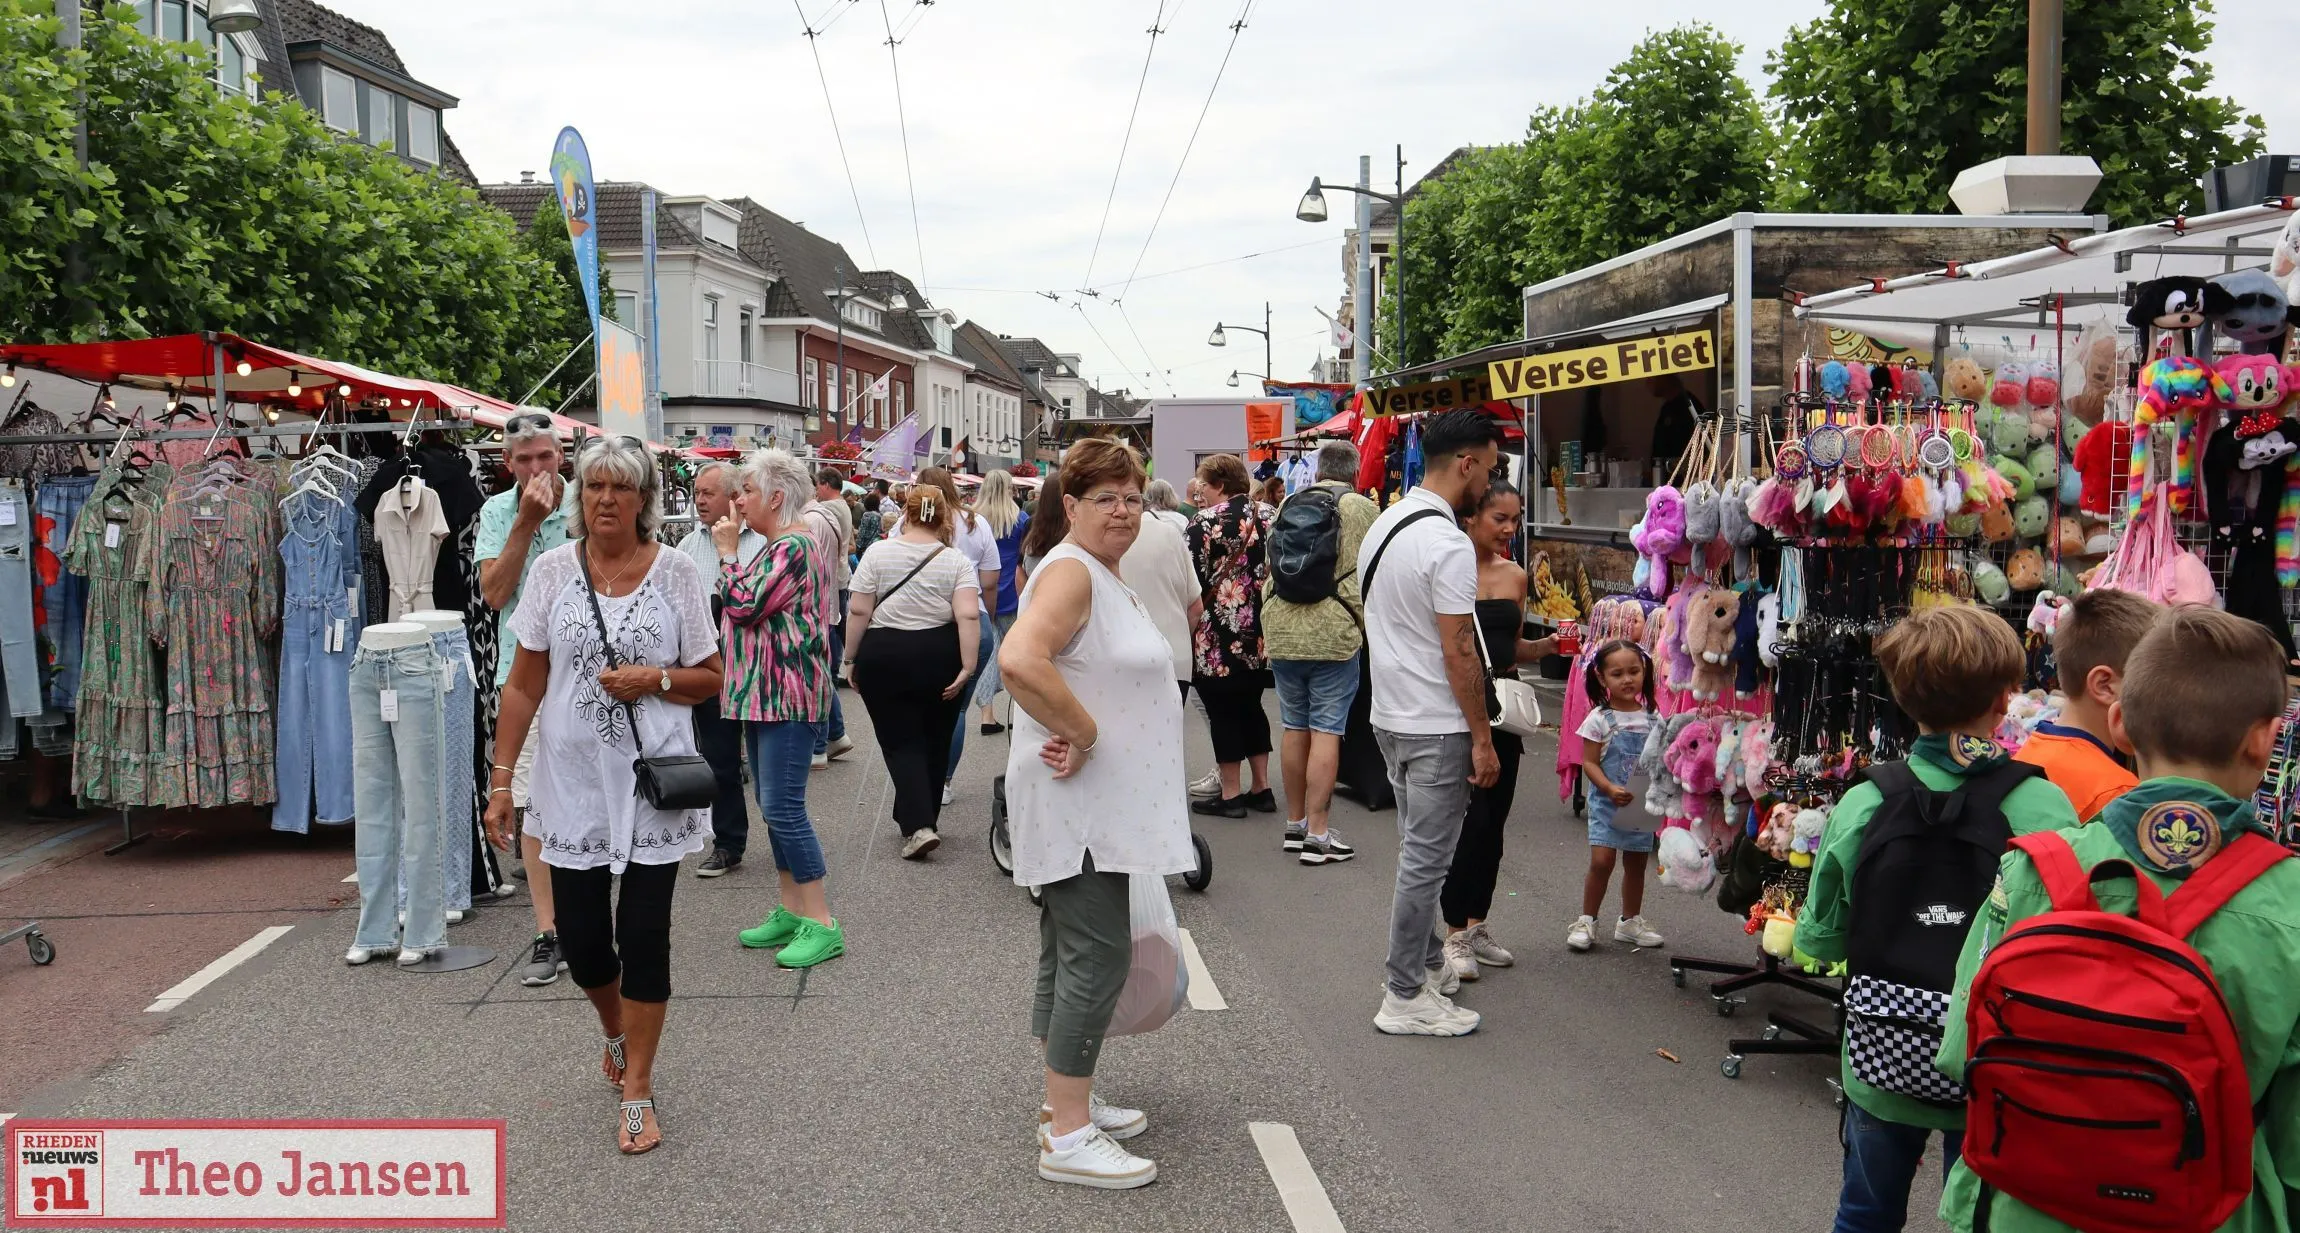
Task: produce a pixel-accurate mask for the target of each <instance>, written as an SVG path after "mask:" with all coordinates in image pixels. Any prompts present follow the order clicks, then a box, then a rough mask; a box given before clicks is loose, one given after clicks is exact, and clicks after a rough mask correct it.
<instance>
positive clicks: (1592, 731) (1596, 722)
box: [1574, 703, 1653, 746]
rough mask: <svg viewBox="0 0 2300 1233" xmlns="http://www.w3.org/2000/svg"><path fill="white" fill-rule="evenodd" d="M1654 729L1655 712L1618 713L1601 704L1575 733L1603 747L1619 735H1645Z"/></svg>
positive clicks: (1590, 713) (1582, 722) (1593, 709)
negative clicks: (1632, 733) (1624, 733)
mask: <svg viewBox="0 0 2300 1233" xmlns="http://www.w3.org/2000/svg"><path fill="white" fill-rule="evenodd" d="M1652 727H1653V712H1651V711H1644V710H1638V711H1617V710H1614V709H1613V708H1612V707H1610V706H1607V705H1605V704H1603V703H1599V704H1598V705H1597V706H1596V707H1594V708H1592V709H1591V710H1590V712H1589V718H1587V719H1584V720H1582V721H1581V727H1580V728H1578V729H1576V730H1575V731H1574V735H1575V736H1578V737H1580V738H1581V739H1582V740H1585V741H1590V742H1594V743H1595V744H1597V745H1600V746H1602V745H1604V744H1605V743H1607V742H1608V741H1611V740H1612V739H1613V738H1614V736H1615V735H1616V734H1618V733H1622V732H1636V733H1644V732H1646V731H1649V730H1650V729H1651V728H1652Z"/></svg>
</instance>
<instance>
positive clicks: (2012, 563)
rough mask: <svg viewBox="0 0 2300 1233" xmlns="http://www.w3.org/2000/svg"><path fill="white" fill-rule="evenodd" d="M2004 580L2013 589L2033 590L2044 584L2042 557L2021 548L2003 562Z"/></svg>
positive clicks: (2032, 550)
mask: <svg viewBox="0 0 2300 1233" xmlns="http://www.w3.org/2000/svg"><path fill="white" fill-rule="evenodd" d="M2005 582H2006V583H2007V584H2008V585H2010V586H2011V587H2012V589H2013V590H2015V591H2033V590H2036V589H2037V588H2038V587H2041V586H2043V585H2044V557H2043V556H2042V555H2040V554H2039V553H2038V552H2037V550H2036V549H2034V548H2023V549H2021V550H2020V551H2019V552H2016V553H2014V554H2012V559H2011V560H2009V561H2006V562H2005Z"/></svg>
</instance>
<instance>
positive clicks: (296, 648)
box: [272, 496, 363, 835]
mask: <svg viewBox="0 0 2300 1233" xmlns="http://www.w3.org/2000/svg"><path fill="white" fill-rule="evenodd" d="M302 500H303V501H304V502H305V503H304V504H298V505H296V506H295V507H293V508H292V509H291V510H290V511H289V512H288V515H287V517H286V519H285V522H286V529H285V530H284V531H283V532H282V534H281V536H280V564H281V566H282V574H283V577H284V579H285V584H284V592H285V593H284V595H283V596H282V598H281V600H280V676H279V705H278V708H277V711H276V713H275V715H274V720H275V724H274V734H273V751H274V758H273V760H274V765H275V768H276V774H277V776H278V785H279V788H278V790H279V800H278V802H277V803H275V804H274V805H273V806H272V829H273V830H275V831H288V832H290V833H293V834H297V835H301V834H305V833H306V832H308V831H309V830H310V827H311V823H312V821H313V820H314V819H315V818H316V819H317V820H318V821H319V822H321V823H322V824H324V825H329V826H340V825H342V824H343V823H346V822H350V821H351V820H352V819H353V817H354V816H355V814H356V812H357V803H356V799H355V793H354V789H353V786H352V783H351V779H350V777H348V776H346V775H344V774H343V773H342V771H343V768H344V767H346V766H349V765H351V763H352V728H351V665H352V655H353V648H355V647H357V646H358V645H359V632H360V630H361V629H362V628H363V625H362V622H361V619H360V618H361V614H360V612H359V611H358V610H357V609H356V608H354V607H353V605H352V602H351V594H350V589H349V588H350V587H351V586H353V585H356V584H357V583H358V581H359V555H358V548H357V546H356V545H357V543H358V540H357V530H356V528H357V523H356V522H355V521H354V520H355V518H356V515H355V514H354V512H353V511H352V509H351V507H350V506H348V505H339V504H337V503H335V502H332V501H327V500H326V499H325V498H321V497H317V496H307V497H305V498H303V499H302ZM347 564H348V565H349V570H348V572H347V570H346V565H347ZM339 622H340V623H341V629H342V634H341V637H342V642H341V644H340V646H341V648H342V649H340V650H332V651H331V650H329V649H328V646H329V644H330V643H331V642H332V641H333V640H334V639H335V637H336V636H337V635H336V630H337V629H338V623H339Z"/></svg>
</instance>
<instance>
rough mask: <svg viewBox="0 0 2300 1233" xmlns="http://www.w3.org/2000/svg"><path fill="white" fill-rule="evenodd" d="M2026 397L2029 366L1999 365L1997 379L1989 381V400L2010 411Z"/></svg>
mask: <svg viewBox="0 0 2300 1233" xmlns="http://www.w3.org/2000/svg"><path fill="white" fill-rule="evenodd" d="M2026 397H2028V366H2027V365H2025V364H2001V365H1998V367H1997V375H1996V380H1994V381H1992V382H1990V383H1989V402H1990V403H1991V404H1992V405H1994V406H1997V407H2001V408H2003V409H2004V410H2007V411H2010V410H2012V409H2014V408H2015V407H2018V406H2020V405H2021V400H2022V399H2024V398H2026Z"/></svg>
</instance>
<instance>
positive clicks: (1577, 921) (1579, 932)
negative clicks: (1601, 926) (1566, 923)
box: [1565, 916, 1597, 950]
mask: <svg viewBox="0 0 2300 1233" xmlns="http://www.w3.org/2000/svg"><path fill="white" fill-rule="evenodd" d="M1596 943H1597V921H1596V920H1595V919H1594V918H1592V917H1587V916H1576V917H1574V918H1573V928H1571V929H1568V930H1566V931H1565V944H1566V945H1567V946H1568V947H1571V948H1572V949H1574V950H1588V949H1589V948H1590V947H1591V946H1594V945H1596Z"/></svg>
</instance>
